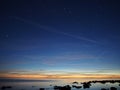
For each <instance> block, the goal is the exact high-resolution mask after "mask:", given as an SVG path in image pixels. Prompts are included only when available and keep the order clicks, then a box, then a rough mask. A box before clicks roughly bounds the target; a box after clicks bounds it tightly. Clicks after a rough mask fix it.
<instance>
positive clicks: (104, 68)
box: [0, 0, 120, 79]
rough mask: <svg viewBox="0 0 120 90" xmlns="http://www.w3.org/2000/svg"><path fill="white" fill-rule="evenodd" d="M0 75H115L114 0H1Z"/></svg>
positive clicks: (117, 20)
mask: <svg viewBox="0 0 120 90" xmlns="http://www.w3.org/2000/svg"><path fill="white" fill-rule="evenodd" d="M0 13H1V14H0V42H1V43H0V78H31V79H32V78H33V79H36V78H39V79H46V78H47V79H53V78H54V79H58V78H120V3H119V0H29V1H28V0H1V1H0Z"/></svg>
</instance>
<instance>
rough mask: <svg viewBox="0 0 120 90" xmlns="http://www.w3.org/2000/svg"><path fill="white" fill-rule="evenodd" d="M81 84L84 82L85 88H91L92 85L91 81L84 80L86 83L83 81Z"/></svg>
mask: <svg viewBox="0 0 120 90" xmlns="http://www.w3.org/2000/svg"><path fill="white" fill-rule="evenodd" d="M81 84H83V88H84V89H85V88H90V86H91V82H84V83H81Z"/></svg>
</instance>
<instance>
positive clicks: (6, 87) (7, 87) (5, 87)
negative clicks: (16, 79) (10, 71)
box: [1, 86, 12, 90]
mask: <svg viewBox="0 0 120 90" xmlns="http://www.w3.org/2000/svg"><path fill="white" fill-rule="evenodd" d="M10 88H12V86H2V87H1V89H2V90H5V89H10Z"/></svg>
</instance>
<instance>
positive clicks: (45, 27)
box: [12, 16, 99, 44]
mask: <svg viewBox="0 0 120 90" xmlns="http://www.w3.org/2000/svg"><path fill="white" fill-rule="evenodd" d="M12 18H14V19H16V20H19V21H23V22H24V23H27V24H30V25H33V26H36V27H39V28H42V29H44V30H46V31H50V32H54V33H58V34H62V35H65V36H69V37H72V38H75V39H79V40H83V41H87V42H90V43H94V44H99V43H98V42H97V41H95V40H93V39H89V38H86V37H82V36H77V35H73V34H70V33H66V32H63V31H58V30H56V29H54V28H51V27H48V26H44V25H41V24H38V23H35V22H32V21H29V20H26V19H23V18H21V17H16V16H13V17H12Z"/></svg>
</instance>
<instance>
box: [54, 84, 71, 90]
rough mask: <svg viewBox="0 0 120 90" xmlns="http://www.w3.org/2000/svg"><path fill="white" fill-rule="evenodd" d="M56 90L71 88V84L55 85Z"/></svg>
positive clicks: (69, 89) (68, 89)
mask: <svg viewBox="0 0 120 90" xmlns="http://www.w3.org/2000/svg"><path fill="white" fill-rule="evenodd" d="M54 90H71V87H70V86H69V85H66V86H54Z"/></svg>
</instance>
